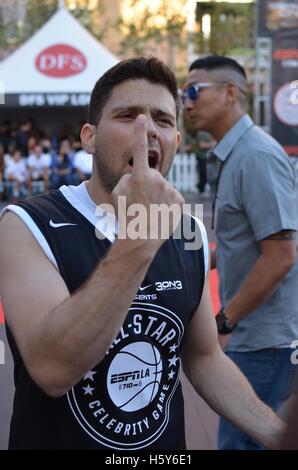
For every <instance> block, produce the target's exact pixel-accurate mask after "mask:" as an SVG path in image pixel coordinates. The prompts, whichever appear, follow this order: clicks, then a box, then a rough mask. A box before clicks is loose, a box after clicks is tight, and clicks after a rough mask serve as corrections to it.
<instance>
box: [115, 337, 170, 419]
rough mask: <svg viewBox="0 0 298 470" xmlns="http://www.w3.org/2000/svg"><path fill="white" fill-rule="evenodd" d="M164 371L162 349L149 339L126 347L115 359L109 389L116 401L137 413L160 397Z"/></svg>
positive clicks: (118, 405)
mask: <svg viewBox="0 0 298 470" xmlns="http://www.w3.org/2000/svg"><path fill="white" fill-rule="evenodd" d="M162 371H163V364H162V358H161V355H160V353H159V351H158V349H157V348H156V347H155V346H153V345H152V344H150V343H147V342H145V341H138V342H135V343H131V344H128V345H126V346H125V347H124V348H122V349H121V350H120V351H119V352H118V353H117V354H116V356H115V357H114V359H113V360H112V362H111V364H110V367H109V371H108V375H107V389H108V393H109V396H110V398H111V400H112V401H113V403H114V404H115V405H116V406H117V407H118V408H120V409H121V410H123V411H127V412H133V411H137V410H140V409H142V408H145V407H146V406H148V405H149V404H150V403H151V402H152V400H153V399H154V397H155V396H156V394H157V392H158V390H159V385H160V381H161V375H162Z"/></svg>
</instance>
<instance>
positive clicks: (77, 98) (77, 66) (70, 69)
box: [19, 44, 90, 106]
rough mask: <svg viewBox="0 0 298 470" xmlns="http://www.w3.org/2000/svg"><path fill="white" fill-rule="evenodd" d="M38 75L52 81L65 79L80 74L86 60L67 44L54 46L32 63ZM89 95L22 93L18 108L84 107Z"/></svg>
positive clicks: (41, 53) (44, 51)
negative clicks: (49, 78)
mask: <svg viewBox="0 0 298 470" xmlns="http://www.w3.org/2000/svg"><path fill="white" fill-rule="evenodd" d="M34 65H35V68H36V69H37V70H38V72H39V73H41V74H43V75H45V76H47V77H51V78H53V79H62V80H63V79H65V78H69V77H72V76H74V75H78V74H80V73H82V72H83V71H84V70H85V69H86V66H87V58H86V57H85V55H84V54H83V53H82V52H80V51H79V50H78V49H76V48H74V47H72V46H69V45H67V44H55V45H52V46H50V47H48V48H46V49H44V50H43V51H41V52H40V53H39V54H38V55H37V57H36V59H35V62H34ZM89 99H90V94H89V93H23V94H20V96H19V105H20V106H86V105H88V103H89Z"/></svg>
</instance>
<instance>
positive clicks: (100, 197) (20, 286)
mask: <svg viewBox="0 0 298 470" xmlns="http://www.w3.org/2000/svg"><path fill="white" fill-rule="evenodd" d="M178 111H179V97H178V91H177V83H176V80H175V77H174V75H173V73H172V72H171V71H170V70H169V69H168V68H167V67H166V66H165V65H164V64H163V63H162V62H160V61H159V60H157V59H155V58H148V59H147V58H136V59H130V60H126V61H122V62H120V63H119V64H117V65H116V66H115V67H113V68H112V69H110V70H109V71H107V72H106V73H105V74H104V75H103V76H102V77H101V78H100V79H99V80H98V82H97V83H96V85H95V88H94V90H93V93H92V97H91V102H90V109H89V118H88V123H87V124H85V125H84V126H83V128H82V132H81V138H82V143H83V146H84V149H85V150H86V151H87V152H88V153H91V154H92V155H93V172H92V177H91V179H90V180H89V181H87V182H86V183H82V184H81V185H79V186H78V187H67V186H63V187H61V188H60V189H59V190H55V191H51V192H50V193H48V194H46V195H42V196H38V197H36V198H32V199H29V200H26V201H22V202H20V203H19V204H17V205H11V206H9V207H8V208H7V209H6V211H5V215H4V216H3V218H2V221H1V224H0V240H1V243H0V265H1V266H5V269H1V273H0V286H1V287H0V295H1V298H2V301H3V306H4V310H5V314H6V322H7V333H8V338H9V342H10V346H11V349H12V352H13V356H14V361H15V382H16V395H15V400H14V410H13V416H12V421H11V431H10V443H9V446H10V448H11V449H115V450H124V449H127V450H138V449H183V448H185V435H184V411H183V397H182V391H181V384H180V380H179V367H180V360H181V362H182V366H183V369H184V371H185V373H186V375H187V376H188V378H189V379H190V381H191V383H192V384H193V386H194V387H195V389H196V390H197V392H198V393H199V394H200V395H201V396H202V397H203V398H204V399H205V400H206V401H207V403H208V404H209V405H210V406H211V407H212V408H213V409H214V410H215V411H216V412H218V413H219V414H221V415H224V416H225V417H226V418H228V419H230V420H231V421H232V422H233V423H235V424H236V425H237V426H239V427H240V428H241V429H243V430H244V431H245V432H247V433H249V434H250V435H252V436H253V438H254V439H257V440H258V441H259V442H261V443H262V444H263V445H265V446H266V447H268V448H275V447H277V440H278V436H279V434H280V433H281V432H282V430H283V428H284V424H283V423H282V421H281V420H280V419H279V418H278V417H277V416H276V415H275V414H274V413H273V412H272V411H271V410H270V408H268V407H267V406H266V405H264V404H263V403H262V402H261V401H260V400H259V399H258V398H257V396H256V395H255V393H254V392H253V390H252V388H251V387H250V385H249V383H248V382H247V380H246V379H245V378H244V376H243V375H242V374H241V372H240V371H239V370H238V368H237V367H236V366H235V365H234V364H233V363H232V362H231V361H230V360H229V359H228V358H227V357H226V356H225V354H224V353H223V352H222V350H221V348H220V347H219V345H218V339H217V330H216V326H215V320H214V315H213V312H212V307H211V301H210V293H209V274H208V247H207V244H206V234H205V229H204V227H203V225H202V223H201V222H199V221H197V220H195V219H192V220H191V225H192V226H193V227H194V228H195V229H196V230H198V231H199V232H200V234H201V237H202V240H203V244H202V246H200V247H198V248H197V249H195V250H187V249H186V248H185V241H186V239H185V236H183V235H182V236H181V238H174V237H173V236H171V233H172V232H173V231H174V229H175V228H176V225H177V224H172V227H171V231H170V233H169V236H168V237H167V239H162V238H161V237H160V238H153V237H151V238H150V237H147V238H146V237H143V238H136V239H134V237H129V236H128V237H126V238H121V237H115V234H114V232H113V224H111V223H110V222H111V221H113V220H114V219H113V215H109V214H107V213H105V212H104V211H102V212H101V213H100V216H99V217H96V213H95V212H96V206H97V205H99V204H103V203H105V204H107V203H108V204H112V205H113V207H115V208H116V206H117V203H118V201H119V197H120V196H122V197H125V198H126V202H127V207H130V208H132V207H135V206H133V205H134V204H142V207H143V209H144V210H145V212H146V213H147V214H148V213H149V212H150V208H151V207H152V206H153V205H154V204H156V205H160V204H164V205H165V206H170V205H172V204H176V205H178V206H179V207H181V206H182V205H183V202H184V201H183V198H182V196H181V195H180V194H179V193H178V192H177V191H176V190H175V189H173V188H172V187H171V186H170V184H169V183H168V182H167V181H166V179H165V178H164V176H165V175H166V174H167V172H168V170H169V168H170V166H171V163H172V161H173V158H174V155H175V152H176V149H177V145H178V143H179V139H180V136H179V133H178V131H177V117H178ZM130 217H132V216H131V215H130ZM188 219H189V217H188V216H183V217H182V218H181V220H182V221H183V223H184V221H185V222H186V221H187V220H188ZM114 222H115V220H114ZM122 222H123V221H122ZM95 227H96V229H97V230H95ZM149 227H150V229H151V228H152V220H149ZM114 229H115V225H114ZM98 232H100V233H101V235H102V236H98Z"/></svg>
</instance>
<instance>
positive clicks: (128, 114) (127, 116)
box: [118, 113, 134, 119]
mask: <svg viewBox="0 0 298 470" xmlns="http://www.w3.org/2000/svg"><path fill="white" fill-rule="evenodd" d="M118 117H120V118H124V119H133V118H134V114H133V113H122V114H120V115H119V116H118Z"/></svg>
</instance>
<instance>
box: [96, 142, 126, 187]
mask: <svg viewBox="0 0 298 470" xmlns="http://www.w3.org/2000/svg"><path fill="white" fill-rule="evenodd" d="M94 159H95V166H96V171H97V175H98V178H99V179H100V182H101V184H102V185H103V188H104V189H105V191H107V192H108V193H111V192H112V191H113V189H114V188H115V186H116V185H117V183H118V181H119V180H120V179H121V176H122V175H117V174H116V173H115V172H113V171H112V170H111V169H110V167H109V162H110V161H112V159H111V158H109V154H108V153H107V152H105V151H104V150H103V149H102V147H101V145H100V144H99V143H98V142H97V143H96V146H95V154H94Z"/></svg>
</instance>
